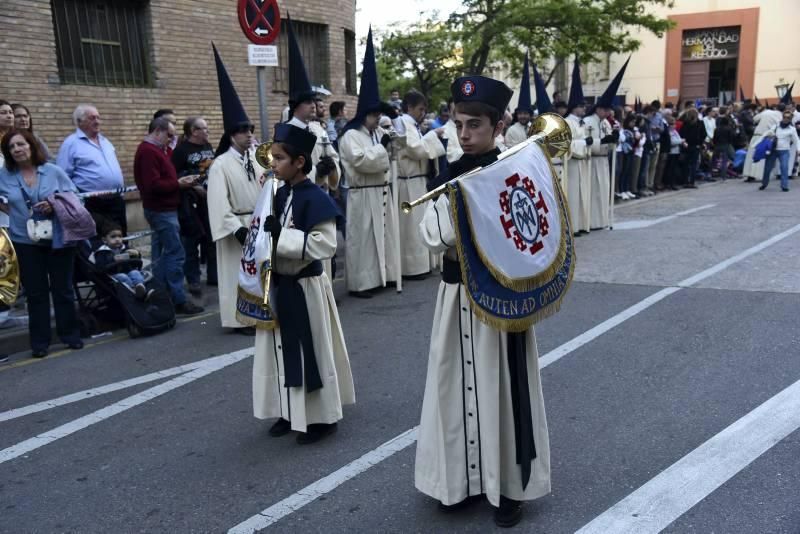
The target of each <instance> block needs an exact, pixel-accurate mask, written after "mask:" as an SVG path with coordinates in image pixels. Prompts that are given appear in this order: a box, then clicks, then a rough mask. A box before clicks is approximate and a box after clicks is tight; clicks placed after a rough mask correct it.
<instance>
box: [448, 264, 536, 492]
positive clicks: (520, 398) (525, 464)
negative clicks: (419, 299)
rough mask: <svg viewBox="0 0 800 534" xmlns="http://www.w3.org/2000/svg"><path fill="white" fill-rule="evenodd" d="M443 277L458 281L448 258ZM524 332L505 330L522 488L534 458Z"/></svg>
mask: <svg viewBox="0 0 800 534" xmlns="http://www.w3.org/2000/svg"><path fill="white" fill-rule="evenodd" d="M442 281H444V282H445V283H446V284H460V283H461V267H460V266H459V264H458V262H457V261H455V260H451V259H449V258H443V260H442ZM526 335H527V332H519V333H516V332H507V333H506V336H507V338H506V339H507V343H508V354H507V357H508V373H509V377H510V379H511V384H510V385H511V407H512V409H513V412H514V444H515V448H516V452H517V458H516V461H517V464H519V466H520V469H521V470H522V489H523V490H525V489H526V488H527V487H528V482H529V481H530V478H531V462H532V461H533V459H534V458H536V444H535V443H534V440H533V415H532V414H531V395H530V390H529V389H528V386H529V384H528V357H527V356H528V354H527V346H526Z"/></svg>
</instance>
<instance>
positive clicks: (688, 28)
mask: <svg viewBox="0 0 800 534" xmlns="http://www.w3.org/2000/svg"><path fill="white" fill-rule="evenodd" d="M652 10H653V13H654V14H656V15H658V16H660V17H666V18H669V19H670V20H672V21H673V22H674V23H675V26H674V27H673V28H672V29H671V30H670V31H668V32H667V33H666V35H664V36H663V37H657V36H655V35H653V34H652V33H649V32H645V31H640V30H637V29H635V28H634V29H632V30H631V33H632V35H633V36H634V37H635V38H637V39H639V40H640V41H641V43H642V44H641V47H640V48H639V50H637V51H636V52H634V53H633V54H632V55H631V61H630V64H629V65H628V69H627V71H626V73H625V78H624V79H623V81H622V86H621V87H620V89H619V95H618V96H619V102H620V103H629V104H631V103H633V102H634V100H635V98H636V97H639V98H640V99H641V100H642V101H643V102H650V101H651V100H655V99H659V100H661V101H662V102H676V103H677V101H678V100H680V101H681V102H685V101H686V100H693V101H696V100H700V101H702V102H704V103H707V104H711V105H718V104H723V103H727V102H731V101H734V100H738V99H739V97H740V92H739V88H740V87H741V92H742V93H744V96H745V98H748V99H754V97H758V99H759V101H761V102H762V103H764V102H771V103H774V102H775V101H777V99H778V97H779V95H780V94H782V91H784V90H785V89H786V88H787V87H788V86H789V85H791V83H792V82H793V81H795V80H797V81H800V55H799V54H798V53H797V51H798V50H800V32H797V31H796V29H795V26H796V21H797V20H798V19H799V18H800V1H798V0H675V1H674V5H673V7H672V8H667V7H665V6H658V7H656V8H652ZM627 58H628V56H627V55H617V54H612V55H610V56H608V57H605V58H602V60H601V61H599V62H598V63H595V64H591V65H585V66H582V67H581V79H582V80H583V92H584V95H585V96H586V98H587V100H589V101H593V100H594V98H595V97H597V96H598V95H600V94H601V93H602V92H603V91H604V90H605V88H606V87H607V86H608V83H609V81H610V80H611V78H612V77H613V76H614V75H615V74H616V72H617V71H618V70H619V68H620V67H621V66H622V64H623V63H624V62H625V60H626V59H627ZM571 70H572V63H571V62H570V61H568V62H566V63H565V64H564V65H563V67H562V68H561V69H560V70H557V71H556V76H554V78H553V81H552V82H551V83H550V85H549V87H548V90H549V92H550V93H551V94H552V92H553V91H555V90H559V91H561V92H562V95H563V96H564V98H566V95H567V94H568V87H567V86H568V84H569V79H570V77H569V73H570V72H571ZM509 83H510V84H511V86H512V87H514V88H515V89H516V88H517V87H519V75H517V76H516V77H511V79H510V80H509ZM794 94H795V95H800V86H798V89H797V90H796V91H794ZM514 101H516V96H515V97H514Z"/></svg>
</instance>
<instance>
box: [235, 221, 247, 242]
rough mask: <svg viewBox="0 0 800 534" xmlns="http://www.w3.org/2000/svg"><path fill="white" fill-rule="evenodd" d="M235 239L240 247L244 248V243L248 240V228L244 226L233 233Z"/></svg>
mask: <svg viewBox="0 0 800 534" xmlns="http://www.w3.org/2000/svg"><path fill="white" fill-rule="evenodd" d="M233 237H235V238H236V241H238V242H239V244H240V245H242V246H244V241H245V239H247V228H245V227H244V226H242V227H241V228H239V229H238V230H236V231H235V232H234V233H233Z"/></svg>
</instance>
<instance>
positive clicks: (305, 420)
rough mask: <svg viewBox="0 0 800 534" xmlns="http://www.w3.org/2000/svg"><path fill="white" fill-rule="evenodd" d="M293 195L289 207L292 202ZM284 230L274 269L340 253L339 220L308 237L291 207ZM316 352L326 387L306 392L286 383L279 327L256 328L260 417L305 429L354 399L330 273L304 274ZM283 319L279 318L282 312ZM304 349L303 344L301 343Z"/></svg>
mask: <svg viewBox="0 0 800 534" xmlns="http://www.w3.org/2000/svg"><path fill="white" fill-rule="evenodd" d="M291 199H292V197H291V194H290V195H289V198H288V199H287V206H288V205H290V203H291ZM281 224H282V226H283V230H282V231H281V235H280V238H279V239H278V246H277V250H276V261H275V269H276V272H278V273H281V274H297V273H298V272H300V271H301V270H302V269H303V268H305V267H306V266H307V265H308V264H309V263H311V262H312V261H313V260H323V259H325V258H330V257H332V256H333V254H334V252H336V223H335V222H334V221H333V220H330V221H325V222H322V223H320V224H318V225H317V226H315V227H314V228H312V229H311V231H310V232H309V233H308V235H307V236H306V234H305V232H303V231H301V230H298V229H295V228H293V224H292V211H291V208H289V209H287V210H286V213H285V214H284V215H282V216H281ZM298 283H299V284H300V286H301V287H302V288H303V294H304V295H305V300H306V306H307V307H308V318H309V322H310V324H311V336H312V338H313V345H314V354H315V356H316V361H317V367H318V369H319V375H320V378H321V379H322V388H320V389H318V390H316V391H313V392H311V393H307V392H306V390H305V386H301V387H290V388H287V387H285V386H284V383H285V375H284V366H283V351H282V350H281V343H282V340H281V331H280V328H279V327H278V328H275V329H274V330H261V329H259V330H257V331H256V347H255V357H254V359H253V414H254V415H255V417H257V418H258V419H269V418H273V417H282V418H283V419H286V420H287V421H290V422H291V424H292V430H295V431H298V432H305V431H306V428H307V426H308V425H311V424H320V423H324V424H331V423H335V422H337V421H339V420H340V419H341V418H342V406H343V405H345V404H353V403H355V389H354V387H353V375H352V372H351V370H350V361H349V359H348V357H347V347H346V345H345V341H344V334H343V332H342V326H341V323H340V321H339V312H338V311H337V309H336V301H335V300H334V298H333V289H332V288H331V283H330V280H329V279H328V275H326V274H325V273H324V272H323V273H322V274H321V275H319V276H311V277H308V278H301V279H300V280H298ZM278 321H279V322H280V317H278ZM301 351H302V347H301Z"/></svg>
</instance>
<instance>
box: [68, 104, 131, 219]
mask: <svg viewBox="0 0 800 534" xmlns="http://www.w3.org/2000/svg"><path fill="white" fill-rule="evenodd" d="M72 120H73V122H74V123H75V126H76V127H77V129H76V130H75V133H72V134H70V135H69V136H68V137H67V138H66V139H64V143H63V144H62V145H61V149H60V150H59V151H58V157H57V158H56V164H57V165H58V166H59V167H61V168H62V169H64V171H65V172H66V173H67V176H69V177H70V179H71V180H72V181H73V183H74V184H75V186H76V187H77V188H78V190H79V191H80V192H82V193H91V192H95V191H114V190H116V189H119V188H121V187H123V185H124V180H123V178H122V169H121V168H120V166H119V161H117V152H116V150H114V145H112V144H111V141H109V140H108V139H106V138H105V136H103V134H101V133H100V124H101V123H100V113H98V111H97V108H96V107H94V106H92V105H90V104H81V105H79V106H78V107H76V108H75V111H74V112H73V113H72ZM86 209H88V210H89V212H91V214H92V217H94V219H95V222H96V223H97V226H98V228H99V227H102V226H103V222H104V221H106V220H111V221H113V222H115V223H117V224H119V225H120V227H121V228H122V232H123V233H127V229H128V222H127V218H126V216H125V200H124V199H123V198H122V197H121V196H119V195H117V194H113V195H109V196H104V197H95V198H90V199H88V200H87V202H86Z"/></svg>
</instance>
